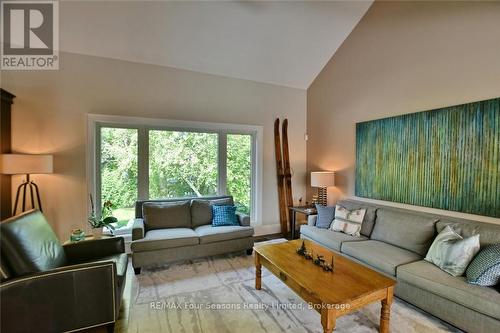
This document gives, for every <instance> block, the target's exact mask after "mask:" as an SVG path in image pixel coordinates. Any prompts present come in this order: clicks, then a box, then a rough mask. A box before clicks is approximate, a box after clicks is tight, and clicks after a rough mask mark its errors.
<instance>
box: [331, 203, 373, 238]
mask: <svg viewBox="0 0 500 333" xmlns="http://www.w3.org/2000/svg"><path fill="white" fill-rule="evenodd" d="M365 215H366V209H364V208H360V209H355V210H348V209H347V208H345V207H343V206H340V205H337V206H335V219H334V220H333V223H332V225H331V226H330V229H331V230H333V231H340V232H343V233H345V234H348V235H351V236H354V237H359V236H361V225H362V223H363V220H364V218H365Z"/></svg>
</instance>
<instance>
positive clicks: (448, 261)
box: [425, 226, 479, 276]
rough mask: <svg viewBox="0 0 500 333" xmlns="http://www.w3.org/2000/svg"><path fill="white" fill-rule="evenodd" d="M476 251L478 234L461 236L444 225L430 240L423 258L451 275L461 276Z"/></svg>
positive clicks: (477, 248) (477, 249)
mask: <svg viewBox="0 0 500 333" xmlns="http://www.w3.org/2000/svg"><path fill="white" fill-rule="evenodd" d="M478 251H479V235H474V236H471V237H469V238H463V237H462V236H460V235H459V234H457V233H456V232H455V231H454V230H453V229H452V228H451V227H450V226H446V228H444V229H443V231H441V232H440V233H439V235H437V237H436V239H435V240H434V242H432V245H431V247H430V248H429V252H427V256H426V257H425V260H426V261H429V262H431V263H433V264H434V265H436V266H438V267H439V268H441V269H442V270H443V271H445V272H447V273H449V274H451V275H453V276H462V275H463V274H464V272H465V270H466V269H467V266H469V263H470V262H471V260H472V258H474V256H475V255H476V253H477V252H478Z"/></svg>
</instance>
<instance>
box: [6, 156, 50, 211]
mask: <svg viewBox="0 0 500 333" xmlns="http://www.w3.org/2000/svg"><path fill="white" fill-rule="evenodd" d="M52 165H53V158H52V155H26V154H2V155H1V156H0V171H1V172H2V173H3V174H6V175H20V174H25V175H26V179H25V180H24V181H23V182H22V183H21V185H19V187H18V188H17V192H16V201H15V203H14V209H13V211H12V215H16V212H17V206H18V204H19V195H20V194H21V191H22V192H23V197H22V210H21V212H24V211H26V192H27V191H28V188H29V192H30V199H31V207H32V208H36V206H35V203H36V204H37V205H38V209H40V211H42V201H41V200H40V192H39V191H38V185H37V184H35V183H34V182H33V181H32V180H30V175H32V174H40V173H52V170H53V167H52ZM35 200H36V202H35Z"/></svg>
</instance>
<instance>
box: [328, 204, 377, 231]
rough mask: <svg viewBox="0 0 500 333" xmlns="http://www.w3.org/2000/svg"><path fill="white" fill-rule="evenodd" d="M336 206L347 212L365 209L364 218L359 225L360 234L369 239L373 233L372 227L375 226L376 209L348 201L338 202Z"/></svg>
mask: <svg viewBox="0 0 500 333" xmlns="http://www.w3.org/2000/svg"><path fill="white" fill-rule="evenodd" d="M337 204H338V205H341V206H342V207H345V208H346V209H348V210H356V209H366V213H365V218H364V219H363V223H362V224H361V232H360V233H361V235H363V236H366V237H370V235H371V233H372V231H373V226H374V224H375V217H376V213H377V208H375V207H370V206H368V205H364V204H363V203H362V202H357V201H350V200H339V201H338V202H337Z"/></svg>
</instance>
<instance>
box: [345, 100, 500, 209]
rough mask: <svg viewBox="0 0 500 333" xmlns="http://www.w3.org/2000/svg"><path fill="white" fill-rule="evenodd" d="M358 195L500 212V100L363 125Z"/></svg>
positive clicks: (358, 154)
mask: <svg viewBox="0 0 500 333" xmlns="http://www.w3.org/2000/svg"><path fill="white" fill-rule="evenodd" d="M355 193H356V195H357V196H359V197H365V198H372V199H379V200H386V201H394V202H400V203H407V204H411V205H417V206H426V207H433V208H440V209H446V210H451V211H457V212H464V213H471V214H478V215H485V216H493V217H500V98H495V99H490V100H486V101H481V102H475V103H468V104H463V105H457V106H451V107H446V108H442V109H436V110H432V111H425V112H418V113H412V114H406V115H402V116H397V117H391V118H385V119H379V120H374V121H367V122H362V123H357V124H356V190H355Z"/></svg>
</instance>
